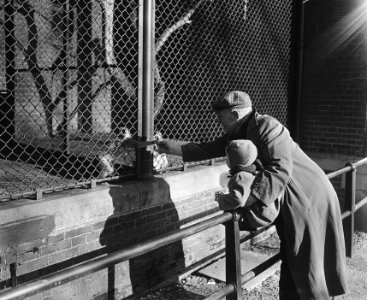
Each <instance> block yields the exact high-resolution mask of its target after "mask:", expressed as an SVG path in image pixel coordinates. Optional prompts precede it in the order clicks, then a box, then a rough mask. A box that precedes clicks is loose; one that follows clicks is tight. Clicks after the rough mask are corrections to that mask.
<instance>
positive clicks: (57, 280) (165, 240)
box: [0, 157, 367, 300]
mask: <svg viewBox="0 0 367 300" xmlns="http://www.w3.org/2000/svg"><path fill="white" fill-rule="evenodd" d="M364 164H367V157H366V158H364V159H362V160H360V161H358V162H355V163H349V164H347V165H346V166H345V167H343V168H341V169H339V170H336V171H334V172H331V173H328V174H327V176H328V178H329V179H330V178H334V177H336V176H338V175H342V174H345V173H346V174H347V177H346V185H345V189H346V201H345V203H346V211H344V212H343V213H342V219H343V220H344V219H346V218H348V217H349V220H348V222H346V223H345V224H344V225H345V229H344V232H345V243H346V250H347V251H346V252H347V256H349V257H351V255H352V247H353V234H354V214H355V212H356V211H357V210H358V209H360V208H361V207H362V206H364V205H366V204H367V197H365V198H364V199H362V200H360V201H359V202H358V203H357V204H356V203H355V190H356V172H357V167H359V166H361V165H364ZM219 224H224V225H226V226H225V227H226V233H225V238H226V276H227V285H226V286H225V287H224V288H223V289H221V290H220V291H217V292H216V293H214V294H213V295H211V296H210V297H208V298H206V300H213V299H221V298H222V297H224V296H228V295H230V297H227V299H240V296H241V284H243V283H244V282H247V281H249V280H250V279H252V278H254V277H256V276H257V275H258V274H259V273H261V272H263V271H264V270H266V269H268V268H269V267H271V266H272V265H274V264H275V263H276V262H278V261H279V260H280V254H279V253H278V254H276V255H274V256H272V257H271V258H269V259H268V260H267V261H265V262H263V263H261V264H259V265H258V266H256V267H255V268H253V269H252V270H250V271H249V272H247V273H246V274H244V275H242V276H241V272H240V271H241V264H240V254H239V253H240V247H239V243H240V237H239V228H238V215H237V213H236V212H235V211H232V212H224V213H223V214H221V215H218V216H214V217H211V218H209V219H207V220H205V221H201V222H199V223H197V224H194V225H191V226H188V227H186V228H184V229H178V230H175V231H173V232H170V233H167V234H165V235H162V236H160V237H156V238H154V239H151V240H148V241H146V242H143V243H140V244H137V245H133V246H131V247H128V248H126V249H124V250H120V251H116V252H114V253H111V254H108V255H106V256H103V257H100V258H97V259H94V260H91V261H88V262H85V263H81V264H79V265H77V266H73V267H69V268H67V269H64V270H62V271H58V272H55V273H52V274H49V275H46V276H44V277H41V278H39V279H37V280H33V281H30V282H28V283H26V284H23V285H20V286H18V287H14V288H12V289H9V290H6V291H4V292H2V293H0V298H1V299H2V300H10V299H24V297H25V296H30V295H34V294H35V293H38V292H40V291H43V290H46V289H48V288H51V287H55V286H59V285H61V284H63V283H66V282H69V281H71V280H73V279H76V278H79V277H81V276H85V275H88V274H91V273H94V272H96V271H98V270H101V269H103V268H105V267H108V266H111V265H115V264H116V263H119V262H122V261H125V260H128V259H131V258H134V257H136V256H139V255H142V254H145V253H148V252H151V251H152V250H155V249H157V248H160V247H162V246H165V245H168V244H171V243H174V242H176V241H179V240H182V239H183V238H186V237H189V236H191V235H193V234H195V233H199V232H201V231H204V230H206V229H209V228H211V227H214V226H216V225H219ZM258 232H261V230H259V231H258ZM249 236H253V235H249Z"/></svg>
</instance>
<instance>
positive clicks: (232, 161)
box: [215, 140, 280, 230]
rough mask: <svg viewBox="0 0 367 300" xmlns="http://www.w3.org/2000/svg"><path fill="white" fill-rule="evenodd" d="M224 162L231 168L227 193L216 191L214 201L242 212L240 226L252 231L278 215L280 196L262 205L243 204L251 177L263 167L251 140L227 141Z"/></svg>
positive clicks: (249, 191) (251, 180)
mask: <svg viewBox="0 0 367 300" xmlns="http://www.w3.org/2000/svg"><path fill="white" fill-rule="evenodd" d="M226 154H227V159H226V162H227V165H228V167H229V168H230V171H229V173H230V176H229V181H228V183H227V188H228V192H226V193H218V194H217V196H216V199H215V200H216V201H217V202H218V204H219V208H220V209H222V210H233V209H237V211H238V212H239V213H240V215H241V219H240V220H239V226H240V229H241V230H254V229H256V228H258V227H263V226H267V225H270V224H271V223H272V222H273V221H274V220H275V218H276V217H277V216H278V214H279V205H280V203H279V199H275V201H274V202H272V203H270V204H268V205H265V204H264V203H263V202H261V201H257V202H255V203H254V204H252V205H250V206H247V207H245V205H246V200H247V198H248V196H249V195H250V193H251V186H252V182H253V181H254V178H255V177H256V175H257V174H259V172H262V171H263V167H262V165H261V163H260V161H259V160H256V158H257V149H256V146H255V145H254V144H253V143H252V142H251V141H250V140H233V141H230V142H229V144H228V146H227V148H226Z"/></svg>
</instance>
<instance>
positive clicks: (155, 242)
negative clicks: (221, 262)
mask: <svg viewBox="0 0 367 300" xmlns="http://www.w3.org/2000/svg"><path fill="white" fill-rule="evenodd" d="M232 219H233V214H232V213H230V212H226V213H223V214H222V215H219V216H215V217H212V218H210V219H208V220H205V221H202V222H199V223H197V224H194V225H191V226H189V227H187V228H184V229H179V230H176V231H174V232H171V233H168V234H165V235H163V236H161V237H158V238H155V239H152V240H149V241H146V242H144V243H140V244H137V245H134V246H131V247H128V248H127V249H124V250H121V251H117V252H114V253H112V254H109V255H107V256H104V257H101V258H97V259H95V260H92V261H88V262H86V263H83V264H80V265H78V266H75V267H71V268H68V269H65V270H62V271H59V272H56V273H54V274H51V275H47V276H44V277H41V278H39V279H38V280H34V281H31V282H29V283H27V284H24V285H22V286H18V287H15V288H12V289H9V290H6V291H5V292H3V293H1V294H0V299H1V300H10V299H24V298H25V296H30V295H33V294H35V293H37V292H40V291H43V290H45V289H48V288H51V287H55V286H59V285H61V284H63V283H66V282H69V281H72V280H74V279H77V278H79V277H81V276H85V275H88V274H91V273H94V272H96V271H99V270H101V269H103V268H105V267H108V266H112V265H115V264H117V263H119V262H121V261H125V260H129V259H131V258H134V257H136V256H139V255H142V254H145V253H148V252H150V251H153V250H155V249H157V248H160V247H163V246H165V245H168V244H171V243H174V242H176V241H180V240H182V239H183V238H186V237H188V236H191V235H193V234H195V233H198V232H201V231H203V230H206V229H209V228H211V227H213V226H216V225H219V224H223V223H225V222H227V221H230V220H232Z"/></svg>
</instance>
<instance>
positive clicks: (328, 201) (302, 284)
mask: <svg viewBox="0 0 367 300" xmlns="http://www.w3.org/2000/svg"><path fill="white" fill-rule="evenodd" d="M233 139H249V140H251V141H252V142H253V143H254V144H255V146H256V147H257V149H258V153H259V157H258V158H259V159H260V161H261V162H262V164H263V166H264V169H265V171H264V172H262V173H261V175H260V176H258V177H257V178H256V179H255V180H254V182H253V185H252V190H251V193H252V195H254V196H255V197H256V198H257V199H259V200H260V201H262V202H263V203H265V204H268V203H270V202H272V201H274V200H275V199H277V197H278V196H279V195H282V199H283V200H282V205H281V209H280V215H279V218H281V220H280V221H281V222H282V223H283V224H282V227H283V228H284V232H282V233H281V234H279V236H282V240H281V248H282V252H283V253H286V259H287V261H288V266H289V269H290V272H291V274H292V277H293V280H294V282H295V284H296V287H297V291H298V294H299V295H300V298H301V299H305V300H306V299H307V300H311V299H315V300H316V299H317V300H320V299H329V296H336V295H341V294H344V293H345V291H346V279H345V245H344V234H343V228H342V221H341V213H340V206H339V201H338V197H337V195H336V193H335V190H334V188H333V186H332V185H331V183H330V181H329V179H328V178H327V176H326V174H325V173H324V172H323V170H322V169H321V168H320V167H319V166H318V165H317V164H316V163H315V162H314V161H312V160H311V159H310V158H309V157H308V156H307V155H306V154H305V153H304V152H303V151H302V150H301V149H300V148H299V146H298V145H297V144H296V143H295V142H294V141H293V140H292V138H291V137H290V135H289V132H288V130H287V129H286V128H285V127H284V126H283V125H282V124H281V123H280V122H279V121H277V120H276V119H275V118H273V117H270V116H267V115H260V114H258V113H257V112H253V114H252V115H251V117H250V118H249V119H247V120H246V121H242V122H241V121H240V124H239V126H238V128H237V130H236V131H235V132H234V133H233V134H231V135H224V136H222V137H220V138H218V139H216V140H214V141H212V142H208V143H200V144H197V143H189V144H186V145H183V146H182V151H183V160H184V161H197V160H204V159H210V158H214V157H223V156H225V147H226V145H227V143H228V141H230V140H233ZM277 229H279V228H277Z"/></svg>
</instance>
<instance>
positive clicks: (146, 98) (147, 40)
mask: <svg viewBox="0 0 367 300" xmlns="http://www.w3.org/2000/svg"><path fill="white" fill-rule="evenodd" d="M154 2H155V1H154V0H146V1H144V8H143V14H144V24H143V32H144V36H143V119H142V122H143V123H142V130H143V132H142V137H143V139H145V140H151V139H152V137H153V122H152V121H153V119H152V116H153V105H152V102H153V98H154V96H153V94H154V90H153V85H154V83H153V63H152V62H153V59H152V56H153V55H154V53H153V49H154V48H153V45H154V18H155V16H154V10H155V3H154Z"/></svg>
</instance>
